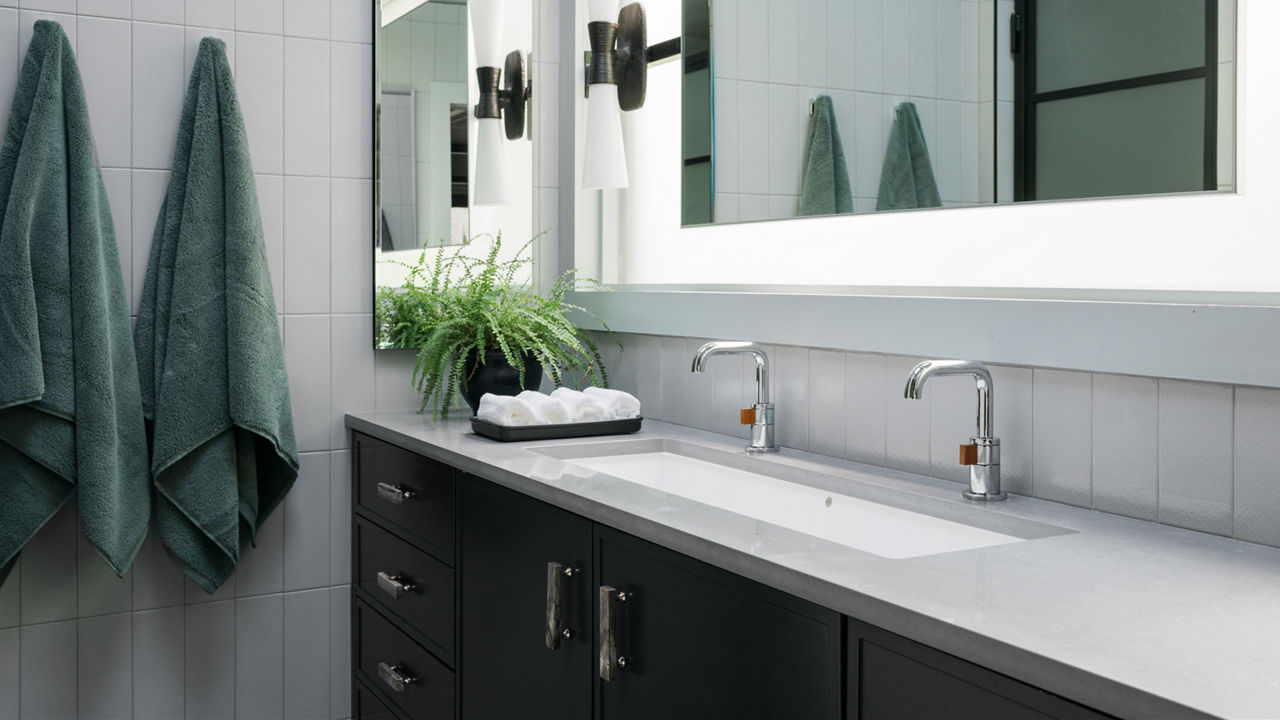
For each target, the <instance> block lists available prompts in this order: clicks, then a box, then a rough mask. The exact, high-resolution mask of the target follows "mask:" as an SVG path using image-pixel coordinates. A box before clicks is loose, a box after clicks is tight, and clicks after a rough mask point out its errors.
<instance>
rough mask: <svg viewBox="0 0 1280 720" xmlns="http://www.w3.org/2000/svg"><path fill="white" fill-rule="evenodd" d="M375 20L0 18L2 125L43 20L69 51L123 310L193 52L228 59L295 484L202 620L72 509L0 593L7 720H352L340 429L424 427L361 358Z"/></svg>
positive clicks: (283, 14) (354, 7)
mask: <svg viewBox="0 0 1280 720" xmlns="http://www.w3.org/2000/svg"><path fill="white" fill-rule="evenodd" d="M370 14H371V13H370V3H369V2H368V1H367V0H321V1H320V2H316V1H315V0H185V2H184V1H183V0H0V56H3V59H2V60H0V118H7V117H8V107H9V103H10V100H11V98H12V95H13V88H14V85H15V83H16V79H17V74H18V69H19V63H20V60H21V57H22V54H23V53H25V51H26V44H27V41H28V40H29V38H30V35H31V26H32V24H33V23H34V21H35V20H36V19H39V18H49V19H53V20H57V21H58V22H60V23H61V24H62V26H63V27H64V28H65V29H66V31H67V34H68V36H69V37H70V38H71V40H72V42H73V43H74V45H75V48H76V53H77V57H78V58H79V61H80V67H81V71H82V73H83V76H84V83H85V86H86V92H87V94H88V98H89V106H90V115H91V120H92V123H93V129H94V136H95V141H96V144H97V149H98V154H99V158H100V160H101V162H102V165H103V177H104V181H105V184H106V186H107V189H108V192H109V194H110V198H111V204H112V211H113V216H114V221H115V223H114V224H115V228H116V235H117V240H118V243H119V247H120V255H121V264H122V266H123V267H122V270H123V272H124V276H125V279H126V289H127V290H128V291H129V292H130V295H131V299H132V301H133V307H135V308H136V307H137V299H138V296H139V294H140V292H141V288H142V280H143V278H144V276H145V272H146V263H147V260H148V254H149V247H150V242H151V232H152V229H153V227H154V223H155V217H156V213H157V211H158V208H159V205H160V201H161V199H162V198H163V194H164V191H165V186H166V183H167V182H168V169H169V164H170V162H171V158H172V153H173V144H174V137H175V134H176V128H177V119H178V113H179V111H180V109H181V106H182V99H183V93H184V91H185V88H186V83H187V79H188V73H189V71H190V68H191V65H192V63H193V61H194V57H195V49H196V47H197V45H198V43H199V41H200V38H201V37H203V36H206V35H216V36H218V37H221V38H223V39H224V40H225V41H226V43H227V54H228V59H229V61H230V62H231V64H232V69H233V70H237V69H239V70H241V72H238V73H237V76H236V82H237V91H238V93H239V96H240V100H241V105H242V108H243V111H244V115H245V123H246V126H247V128H248V132H249V139H250V147H251V152H252V153H253V165H254V169H255V172H256V173H257V184H258V192H259V199H260V204H261V208H262V215H263V223H264V230H265V235H266V242H267V249H268V256H269V259H270V264H271V273H272V280H273V284H274V287H275V293H276V297H275V301H276V309H277V311H278V312H279V313H281V315H280V326H281V331H282V333H283V334H284V342H285V354H286V361H287V363H288V369H289V376H290V389H291V393H292V397H293V408H294V417H295V422H296V429H297V438H298V442H299V449H300V450H301V451H302V471H301V474H300V476H299V479H298V483H297V485H296V487H295V488H294V489H293V491H292V492H291V493H290V494H289V496H288V498H287V499H286V501H285V503H284V504H283V505H282V507H281V508H280V509H278V510H277V511H276V512H275V513H274V514H273V516H272V517H271V518H270V520H269V521H268V522H267V524H266V525H265V527H263V529H262V532H261V533H260V535H259V538H258V547H256V548H253V549H248V550H246V551H245V553H244V555H243V561H242V562H241V564H240V566H239V567H238V568H237V571H236V574H235V575H234V576H233V577H232V578H231V579H230V580H229V581H228V582H227V584H226V585H225V586H224V587H223V588H221V589H220V590H219V591H218V593H217V594H216V595H215V596H214V597H212V598H210V597H207V596H206V595H205V594H204V593H203V592H202V591H200V590H199V589H197V588H196V587H195V586H194V585H192V584H191V583H190V582H188V581H187V580H186V579H185V578H184V577H183V576H182V574H181V572H179V571H178V570H177V569H176V567H175V566H174V565H173V563H172V562H171V561H170V560H169V558H168V557H167V556H166V555H165V553H164V550H163V549H162V548H161V547H159V546H158V544H157V543H155V542H154V541H153V540H148V541H147V543H146V544H145V546H144V547H143V550H142V552H141V553H140V555H139V557H138V559H137V561H136V562H135V563H134V566H133V568H132V570H131V571H130V572H129V574H128V575H127V576H126V577H125V578H124V579H123V580H121V579H117V578H116V577H115V576H114V574H113V573H111V572H110V570H108V569H107V567H106V565H105V564H104V563H103V562H102V561H101V560H100V559H98V558H97V556H96V554H95V553H94V551H93V550H92V549H91V548H90V547H89V546H88V545H87V544H86V543H85V542H83V541H82V540H80V539H79V535H80V533H79V531H78V529H77V527H76V518H75V513H74V509H70V510H68V511H65V512H63V513H62V514H60V515H59V516H58V517H57V518H55V519H54V521H53V522H52V523H50V524H49V526H48V527H46V528H45V529H44V530H43V531H42V532H41V533H40V534H39V535H38V536H37V537H36V538H35V539H34V541H33V542H32V543H31V544H30V545H29V546H28V548H27V549H26V551H25V552H24V553H23V556H22V560H21V562H20V565H19V567H18V568H17V569H16V570H15V571H14V572H13V573H12V574H11V576H10V578H9V579H8V580H7V581H6V582H5V583H4V585H3V586H0V719H8V718H17V717H22V718H29V719H32V720H34V719H36V718H60V719H65V718H75V717H79V718H127V717H137V718H157V719H163V720H173V719H174V718H181V717H206V718H232V717H253V718H281V717H290V718H307V719H308V720H316V719H321V718H345V717H347V715H348V714H349V712H350V702H349V698H348V695H349V690H348V689H349V684H348V681H347V678H348V672H349V666H348V659H349V652H348V644H349V642H350V632H349V629H348V625H349V610H350V607H349V600H348V583H349V582H350V571H351V570H350V518H349V513H350V500H349V493H350V471H349V467H350V453H349V451H348V449H347V438H346V432H345V430H344V428H343V425H342V416H343V414H344V413H345V412H347V411H349V410H370V409H375V408H388V409H394V408H407V407H416V399H415V398H414V396H413V393H412V391H411V390H410V389H409V381H408V376H409V371H410V369H411V363H412V353H403V352H389V353H377V354H376V357H375V353H374V351H373V350H372V347H371V346H372V336H373V330H372V328H373V321H372V317H371V313H372V289H371V287H370V282H371V278H372V268H371V266H370V263H371V261H372V258H371V253H370V252H369V248H370V247H371V246H372V241H371V239H370V238H369V236H368V225H369V223H368V218H370V217H372V210H371V208H370V196H371V192H370V190H371V189H370V180H369V172H370V167H371V165H372V160H371V158H370V138H371V137H372V132H371V128H370V126H369V125H370V120H369V118H370V113H369V111H368V102H369V98H370V97H371V93H372V91H371V88H370V82H371V75H372V72H371V62H372V53H371V50H370V45H369V40H370V38H371V27H370V25H371V21H370Z"/></svg>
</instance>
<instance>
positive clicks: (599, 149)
mask: <svg viewBox="0 0 1280 720" xmlns="http://www.w3.org/2000/svg"><path fill="white" fill-rule="evenodd" d="M583 163H584V164H583V168H582V186H583V187H585V188H602V189H608V188H624V187H627V185H628V184H629V183H628V181H627V151H626V148H625V147H623V145H622V110H621V109H619V107H618V86H617V85H609V84H600V85H592V86H591V96H590V97H588V98H587V147H586V155H585V158H584V160H583Z"/></svg>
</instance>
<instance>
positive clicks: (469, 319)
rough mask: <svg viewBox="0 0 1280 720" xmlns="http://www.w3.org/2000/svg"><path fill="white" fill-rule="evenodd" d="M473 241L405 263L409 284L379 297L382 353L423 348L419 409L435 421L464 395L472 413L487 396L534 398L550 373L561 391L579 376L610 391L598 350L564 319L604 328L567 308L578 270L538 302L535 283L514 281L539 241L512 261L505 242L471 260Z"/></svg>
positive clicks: (496, 241)
mask: <svg viewBox="0 0 1280 720" xmlns="http://www.w3.org/2000/svg"><path fill="white" fill-rule="evenodd" d="M475 239H476V238H472V239H470V240H468V241H467V242H466V243H464V244H463V245H460V246H458V247H456V248H455V249H454V250H453V251H441V252H439V253H437V254H436V256H435V258H434V259H433V260H431V261H428V260H427V253H426V251H425V250H424V251H423V254H422V255H421V256H420V257H419V259H418V262H417V263H415V264H412V265H410V264H404V263H402V264H404V265H405V267H406V268H407V269H408V271H409V274H408V277H407V279H406V280H405V282H404V284H402V285H401V286H399V287H384V288H382V289H381V290H380V291H379V293H378V301H377V307H376V314H377V318H376V320H377V323H378V334H379V346H380V347H399V348H418V356H417V361H416V362H415V363H414V366H413V378H412V381H413V386H414V388H415V389H417V391H418V392H419V393H421V394H422V402H421V404H420V405H419V408H418V411H419V412H426V410H427V408H428V407H430V409H431V415H432V417H433V418H434V419H439V418H442V417H444V416H445V414H447V413H448V411H449V409H450V408H451V407H452V406H454V398H456V397H458V396H459V395H460V396H461V397H462V398H463V399H464V400H466V402H467V404H468V405H469V406H470V407H471V410H472V413H474V412H475V411H476V409H477V408H478V407H479V404H480V396H481V395H483V394H484V393H486V392H492V393H495V394H502V395H515V394H518V393H519V392H520V391H521V390H522V389H526V390H536V389H537V388H538V387H539V385H540V384H541V382H542V376H543V373H544V372H545V373H546V374H547V375H548V376H549V377H550V379H551V381H552V382H553V383H555V384H556V385H557V386H559V385H562V384H564V379H565V377H566V374H574V375H579V376H581V377H582V379H584V380H589V381H590V382H592V383H593V384H595V385H598V386H600V387H607V386H608V378H607V376H606V374H605V369H604V365H603V363H602V362H601V358H600V352H599V349H598V348H597V346H596V344H595V343H594V342H592V340H591V338H589V337H587V336H586V335H585V334H583V332H582V331H581V330H580V329H579V328H578V327H577V326H575V325H574V324H573V323H572V322H570V321H569V318H568V313H569V312H570V311H575V310H576V311H579V312H582V313H584V314H586V315H588V316H590V317H592V318H594V319H596V321H597V322H600V321H599V318H595V316H594V315H593V314H591V313H590V311H588V310H585V309H583V308H581V307H578V306H577V305H573V304H571V303H569V302H566V301H565V294H566V293H568V292H569V291H570V290H572V289H574V287H575V282H574V280H573V278H574V276H575V271H573V270H570V271H567V272H566V273H565V274H564V275H562V276H561V277H560V278H559V279H557V280H556V282H555V284H554V285H553V286H552V287H551V288H550V290H549V291H548V292H547V294H546V295H545V296H544V295H539V294H538V293H537V292H535V291H534V288H533V285H532V282H531V281H529V280H519V279H518V276H519V275H520V271H521V270H522V269H524V268H526V267H529V266H532V264H533V259H532V257H531V256H530V254H529V253H528V252H527V251H528V249H529V247H530V246H531V245H532V243H533V242H534V240H536V239H537V238H536V237H535V238H534V239H533V240H530V241H529V242H527V243H525V244H524V245H523V246H522V247H521V248H520V250H519V252H517V253H516V255H515V257H514V258H512V259H509V260H500V259H499V258H500V257H501V250H502V235H501V234H498V236H497V237H494V238H493V241H492V243H491V244H490V246H489V249H488V251H487V252H486V253H485V254H484V255H482V256H472V255H468V254H467V252H466V251H467V250H468V248H469V247H470V246H471V244H472V243H473V242H474V241H475ZM585 282H593V281H585ZM600 325H601V327H602V328H604V329H605V330H608V327H607V326H606V325H605V324H604V323H603V322H600Z"/></svg>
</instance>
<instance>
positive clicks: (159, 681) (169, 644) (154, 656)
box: [133, 607, 186, 720]
mask: <svg viewBox="0 0 1280 720" xmlns="http://www.w3.org/2000/svg"><path fill="white" fill-rule="evenodd" d="M185 615H186V612H185V610H183V608H181V607H174V608H166V609H163V610H150V611H145V612H136V613H134V614H133V717H134V718H135V720H172V719H173V718H178V717H182V716H183V713H184V711H185V708H184V706H185V692H184V684H185V680H184V678H185V675H186V657H185V653H184V645H185V644H186V627H185V624H186V617H185Z"/></svg>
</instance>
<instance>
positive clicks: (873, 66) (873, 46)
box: [834, 0, 901, 92]
mask: <svg viewBox="0 0 1280 720" xmlns="http://www.w3.org/2000/svg"><path fill="white" fill-rule="evenodd" d="M834 1H835V2H837V3H838V2H839V0H834ZM894 4H895V5H897V4H901V3H897V2H895V3H894ZM854 13H855V20H854V22H855V25H854V63H853V77H854V83H855V87H856V88H857V89H859V90H862V91H864V92H880V90H881V89H883V88H884V82H885V67H884V64H885V55H884V48H885V6H884V0H855V2H854ZM896 37H898V38H900V37H901V36H900V35H898V36H896ZM894 57H895V58H899V57H900V54H899V53H897V52H896V51H895V56H894Z"/></svg>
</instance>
